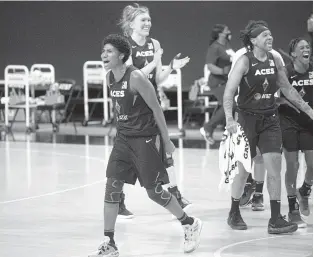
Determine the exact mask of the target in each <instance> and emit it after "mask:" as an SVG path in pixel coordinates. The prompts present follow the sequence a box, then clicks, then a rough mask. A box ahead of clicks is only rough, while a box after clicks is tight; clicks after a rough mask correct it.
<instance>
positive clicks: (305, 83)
mask: <svg viewBox="0 0 314 257" xmlns="http://www.w3.org/2000/svg"><path fill="white" fill-rule="evenodd" d="M291 85H292V86H294V87H303V86H313V79H300V80H294V81H292V83H291Z"/></svg>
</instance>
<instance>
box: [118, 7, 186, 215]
mask: <svg viewBox="0 0 314 257" xmlns="http://www.w3.org/2000/svg"><path fill="white" fill-rule="evenodd" d="M120 25H121V28H122V30H123V33H124V35H125V36H126V37H127V38H128V39H129V42H130V44H131V47H132V54H131V57H130V59H129V60H128V64H133V65H134V66H135V67H136V68H138V69H140V70H141V71H142V72H143V73H144V74H145V75H146V76H147V77H148V79H149V80H150V82H151V83H152V84H153V86H154V88H155V92H156V94H158V85H159V84H160V83H161V82H162V81H164V80H165V79H166V78H167V77H168V76H169V75H170V73H171V72H172V71H173V70H174V69H181V68H183V67H184V66H185V65H186V64H187V63H188V62H189V60H190V59H189V58H188V57H185V58H183V59H178V58H179V55H177V56H176V58H175V59H173V60H172V61H171V63H170V64H169V65H168V66H167V68H166V69H165V70H162V62H161V56H162V53H163V50H162V48H161V47H160V43H159V42H158V41H157V40H156V39H153V38H150V37H149V32H150V28H151V26H152V24H151V18H150V15H149V9H148V8H147V7H145V6H140V5H138V4H136V3H135V4H133V5H128V6H126V7H125V8H124V10H123V13H122V18H121V21H120ZM167 166H168V169H167V171H168V174H169V177H170V184H169V187H168V191H169V192H170V193H172V194H173V195H174V196H175V197H176V198H177V200H178V202H179V203H180V205H181V207H182V208H183V209H184V210H186V209H187V208H188V207H190V206H191V205H190V202H188V201H187V200H186V199H185V198H183V197H182V196H181V193H180V191H179V189H178V186H177V182H176V174H175V169H174V167H173V159H172V158H169V159H168V160H167ZM122 196H123V197H122V199H123V200H124V194H122ZM123 202H124V201H123ZM119 214H120V216H127V217H129V215H130V214H131V215H132V213H130V212H129V211H127V210H126V208H124V205H121V204H120V212H119ZM132 216H133V215H132Z"/></svg>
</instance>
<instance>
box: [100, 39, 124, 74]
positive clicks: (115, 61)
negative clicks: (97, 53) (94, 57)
mask: <svg viewBox="0 0 314 257" xmlns="http://www.w3.org/2000/svg"><path fill="white" fill-rule="evenodd" d="M122 59H123V54H121V53H120V52H119V51H118V49H117V48H115V47H114V46H113V45H111V44H105V45H104V48H103V49H102V52H101V60H102V61H103V63H104V66H105V69H106V70H110V69H114V68H116V67H117V66H119V65H122V63H123V62H122Z"/></svg>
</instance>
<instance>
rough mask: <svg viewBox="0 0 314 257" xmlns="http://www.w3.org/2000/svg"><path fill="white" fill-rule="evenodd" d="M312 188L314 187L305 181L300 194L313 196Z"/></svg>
mask: <svg viewBox="0 0 314 257" xmlns="http://www.w3.org/2000/svg"><path fill="white" fill-rule="evenodd" d="M311 188H312V185H309V184H307V183H306V182H305V181H304V182H303V185H302V186H301V188H300V190H299V191H300V194H301V195H302V196H309V195H310V194H311Z"/></svg>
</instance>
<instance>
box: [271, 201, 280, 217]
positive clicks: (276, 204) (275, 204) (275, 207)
mask: <svg viewBox="0 0 314 257" xmlns="http://www.w3.org/2000/svg"><path fill="white" fill-rule="evenodd" d="M280 204H281V201H280V200H270V212H271V220H272V221H275V220H277V218H278V216H279V214H280Z"/></svg>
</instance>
